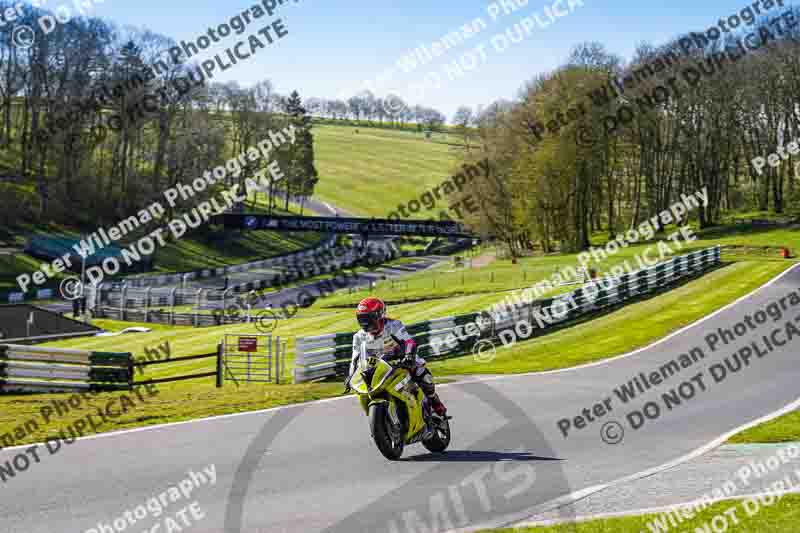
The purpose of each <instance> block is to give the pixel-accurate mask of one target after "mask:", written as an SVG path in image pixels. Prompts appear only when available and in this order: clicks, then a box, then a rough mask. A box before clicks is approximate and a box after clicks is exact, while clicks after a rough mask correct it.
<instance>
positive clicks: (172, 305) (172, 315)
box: [169, 288, 178, 326]
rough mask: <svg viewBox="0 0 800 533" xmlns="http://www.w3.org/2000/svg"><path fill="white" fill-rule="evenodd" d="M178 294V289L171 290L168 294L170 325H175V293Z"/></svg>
mask: <svg viewBox="0 0 800 533" xmlns="http://www.w3.org/2000/svg"><path fill="white" fill-rule="evenodd" d="M176 292H178V289H177V288H175V289H172V290H171V291H170V293H169V301H170V306H169V323H170V325H172V326H174V325H175V293H176Z"/></svg>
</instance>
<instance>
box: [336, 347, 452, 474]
mask: <svg viewBox="0 0 800 533" xmlns="http://www.w3.org/2000/svg"><path fill="white" fill-rule="evenodd" d="M411 371H412V370H411V369H409V368H405V367H403V366H393V365H391V364H389V363H388V362H387V361H385V360H384V359H382V358H380V357H377V356H376V354H370V353H368V352H367V350H366V348H365V347H364V346H363V345H362V348H361V355H360V356H359V360H358V365H357V366H356V368H355V369H354V371H353V375H352V376H350V378H349V379H348V381H347V385H346V390H347V389H352V390H353V391H354V392H355V393H356V394H357V395H358V400H359V402H360V403H361V407H362V408H363V409H364V412H365V413H366V414H367V416H368V417H369V429H370V432H371V433H372V438H373V440H374V441H375V445H376V446H377V447H378V450H380V452H381V453H382V454H383V456H384V457H386V458H387V459H390V460H393V461H394V460H397V459H399V458H400V456H402V455H403V448H404V447H405V446H406V445H407V444H414V443H416V442H421V443H422V445H423V446H425V448H427V449H428V450H429V451H431V452H434V453H441V452H444V451H445V450H446V449H447V447H448V446H449V445H450V423H449V420H450V418H451V417H449V416H444V417H441V416H439V415H437V414H436V413H435V412H434V411H433V409H431V407H430V405H429V402H428V400H427V398H425V394H424V393H423V392H422V389H420V388H419V386H418V385H417V384H416V383H414V381H413V380H412V379H411V374H410V372H411Z"/></svg>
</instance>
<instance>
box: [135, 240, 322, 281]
mask: <svg viewBox="0 0 800 533" xmlns="http://www.w3.org/2000/svg"><path fill="white" fill-rule="evenodd" d="M335 244H336V235H328V236H327V237H326V238H325V239H324V240H323V241H321V242H320V243H318V244H315V245H313V246H311V247H309V248H304V249H302V250H296V251H294V252H288V253H286V254H284V255H280V256H274V257H270V258H268V259H262V260H260V261H253V262H250V263H242V264H239V265H232V266H226V267H220V268H217V269H214V270H209V269H203V270H195V271H192V272H181V273H175V274H162V275H159V276H152V275H149V276H137V277H130V278H125V280H124V281H125V282H126V283H127V286H128V287H132V288H133V287H136V288H143V287H163V286H168V285H178V284H181V283H182V282H183V281H184V280H188V281H192V280H195V279H203V278H209V277H220V276H225V275H228V274H235V273H240V272H249V271H251V270H260V269H264V268H270V267H274V266H277V265H281V264H286V263H287V262H295V261H301V260H303V259H305V258H308V257H311V256H312V255H313V254H315V253H317V252H319V251H322V250H328V249H330V248H332V247H333V246H334V245H335Z"/></svg>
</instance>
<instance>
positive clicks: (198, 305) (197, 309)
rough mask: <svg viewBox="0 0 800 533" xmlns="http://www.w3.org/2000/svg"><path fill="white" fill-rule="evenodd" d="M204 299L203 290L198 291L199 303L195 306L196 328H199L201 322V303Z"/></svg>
mask: <svg viewBox="0 0 800 533" xmlns="http://www.w3.org/2000/svg"><path fill="white" fill-rule="evenodd" d="M202 298H203V289H197V302H195V306H194V327H197V324H198V322H199V320H200V302H201V300H202Z"/></svg>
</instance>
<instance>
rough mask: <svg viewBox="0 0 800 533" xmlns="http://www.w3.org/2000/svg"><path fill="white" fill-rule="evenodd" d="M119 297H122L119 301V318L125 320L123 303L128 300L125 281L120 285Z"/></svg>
mask: <svg viewBox="0 0 800 533" xmlns="http://www.w3.org/2000/svg"><path fill="white" fill-rule="evenodd" d="M120 298H121V299H122V300H121V301H120V302H119V308H120V311H119V312H120V320H122V321H123V322H124V321H125V304H126V303H127V302H128V287H127V283H125V284H123V285H122V292H121V293H120Z"/></svg>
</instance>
